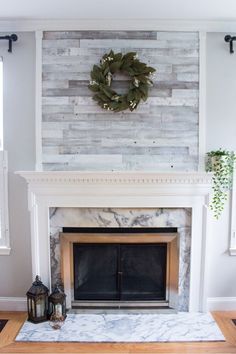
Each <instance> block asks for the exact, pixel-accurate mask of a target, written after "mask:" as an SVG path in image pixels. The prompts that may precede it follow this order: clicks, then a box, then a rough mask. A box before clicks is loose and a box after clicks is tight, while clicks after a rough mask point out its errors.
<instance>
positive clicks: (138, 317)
mask: <svg viewBox="0 0 236 354" xmlns="http://www.w3.org/2000/svg"><path fill="white" fill-rule="evenodd" d="M224 340H225V338H224V336H223V334H222V332H221V331H220V329H219V327H218V326H217V324H216V322H215V321H214V319H213V318H212V316H211V314H208V313H178V314H166V315H163V314H68V315H67V319H66V321H65V324H64V326H63V327H62V328H61V330H58V331H55V330H53V329H52V328H51V327H50V325H49V323H48V322H46V323H41V324H33V323H30V322H25V323H24V325H23V327H22V328H21V330H20V332H19V334H18V336H17V337H16V341H20V342H24V341H29V342H34V341H38V342H118V343H119V342H139V343H140V342H202V341H206V342H209V341H224Z"/></svg>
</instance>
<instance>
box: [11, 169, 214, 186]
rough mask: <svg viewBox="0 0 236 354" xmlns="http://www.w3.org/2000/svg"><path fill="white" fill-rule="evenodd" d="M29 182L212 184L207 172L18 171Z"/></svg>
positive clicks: (210, 176) (209, 174)
mask: <svg viewBox="0 0 236 354" xmlns="http://www.w3.org/2000/svg"><path fill="white" fill-rule="evenodd" d="M16 174H18V175H20V176H21V177H23V178H24V179H25V180H26V181H27V183H28V184H51V183H53V184H55V183H58V184H67V185H68V184H69V185H72V184H93V185H94V184H107V185H110V184H114V185H122V184H132V185H133V184H136V185H137V184H138V185H145V184H151V185H155V184H158V185H160V184H170V185H171V184H172V185H173V184H174V185H176V184H177V185H178V184H181V185H185V184H186V185H189V184H195V185H209V186H210V185H211V182H212V174H211V173H207V172H170V173H162V172H161V173H159V172H138V171H132V172H93V171H89V172H81V171H17V172H16Z"/></svg>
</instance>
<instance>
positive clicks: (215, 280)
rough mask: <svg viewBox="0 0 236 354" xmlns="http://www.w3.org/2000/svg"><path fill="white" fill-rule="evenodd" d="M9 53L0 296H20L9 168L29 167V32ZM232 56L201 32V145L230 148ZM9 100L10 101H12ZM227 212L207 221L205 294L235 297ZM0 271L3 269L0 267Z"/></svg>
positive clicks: (17, 186)
mask: <svg viewBox="0 0 236 354" xmlns="http://www.w3.org/2000/svg"><path fill="white" fill-rule="evenodd" d="M19 36H20V41H19V42H18V43H17V44H16V45H15V49H14V53H13V54H12V55H10V54H8V53H7V49H6V43H0V54H1V55H3V56H4V62H5V65H6V67H5V70H6V73H5V75H7V77H8V80H9V81H8V80H6V79H5V85H6V88H5V102H4V103H5V106H4V109H5V112H4V113H5V135H6V137H5V143H6V148H7V149H8V150H9V164H10V167H9V168H10V185H9V193H10V201H9V202H10V236H11V243H12V254H11V255H10V256H0V270H1V271H0V296H24V294H25V290H26V289H27V288H28V286H29V284H30V283H31V266H30V227H29V215H28V212H27V194H26V185H25V182H24V181H23V180H21V179H20V178H19V177H17V176H14V174H13V172H14V171H15V170H23V169H25V170H31V169H34V163H35V160H34V65H35V43H34V35H33V34H32V33H24V34H23V33H22V34H19ZM235 78H236V54H235V55H229V52H228V47H227V45H226V44H225V43H224V41H223V35H222V34H217V33H212V34H208V35H207V149H208V150H210V149H213V148H214V149H215V148H218V147H219V146H224V147H226V148H230V149H234V150H236V139H235V135H236V134H235V133H236V119H235V117H236V97H235V95H236V79H235ZM13 102H14V104H13ZM228 228H229V213H228V209H227V208H226V210H225V211H224V214H223V216H222V218H221V219H220V220H219V221H215V222H214V223H213V237H212V244H211V246H212V247H211V252H210V254H209V260H210V277H209V296H211V297H217V296H236V282H235V274H236V257H230V256H229V255H228V252H227V250H228V241H229V236H228V235H229V233H228V231H229V229H228ZM2 270H3V271H2Z"/></svg>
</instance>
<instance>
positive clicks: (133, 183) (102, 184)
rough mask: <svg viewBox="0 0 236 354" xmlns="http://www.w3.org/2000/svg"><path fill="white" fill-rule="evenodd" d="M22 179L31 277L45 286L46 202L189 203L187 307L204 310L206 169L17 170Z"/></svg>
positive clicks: (47, 257) (99, 204)
mask: <svg viewBox="0 0 236 354" xmlns="http://www.w3.org/2000/svg"><path fill="white" fill-rule="evenodd" d="M18 174H19V175H21V176H22V177H24V178H25V179H26V181H27V183H28V198H29V210H30V213H31V244H32V266H33V278H34V277H35V275H37V274H38V275H40V276H41V277H42V280H43V282H44V283H45V284H46V285H47V286H49V287H51V267H50V221H49V208H50V207H81V208H83V207H85V208H89V207H98V208H99V207H101V208H102V207H106V208H109V207H110V208H191V209H192V244H191V267H190V302H189V310H190V311H204V310H205V304H206V296H207V269H206V268H207V267H208V265H207V262H206V254H207V253H208V250H207V248H208V241H207V240H208V239H209V223H210V219H209V218H208V217H206V213H207V210H208V203H209V194H210V190H211V178H212V175H211V174H208V173H199V172H194V173H165V174H164V173H156V174H155V173H133V172H132V173H127V172H122V173H116V172H113V173H109V172H96V173H91V172H90V173H84V172H76V171H73V172H69V171H67V172H35V171H24V172H18Z"/></svg>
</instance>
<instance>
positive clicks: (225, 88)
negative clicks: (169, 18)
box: [206, 33, 236, 297]
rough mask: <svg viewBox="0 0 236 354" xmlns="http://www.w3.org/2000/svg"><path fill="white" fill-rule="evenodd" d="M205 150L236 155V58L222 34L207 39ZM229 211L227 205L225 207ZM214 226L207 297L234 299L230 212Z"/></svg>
mask: <svg viewBox="0 0 236 354" xmlns="http://www.w3.org/2000/svg"><path fill="white" fill-rule="evenodd" d="M206 72H207V100H206V102H207V140H206V144H207V150H208V151H209V150H212V149H219V147H223V148H226V149H229V150H234V151H236V54H231V55H230V54H229V47H228V44H226V43H225V42H224V34H223V33H209V34H208V35H207V68H206ZM228 207H229V205H228ZM228 207H227V208H226V209H225V211H224V213H223V215H222V217H221V219H220V220H219V221H214V223H213V235H212V244H211V245H212V247H211V254H209V258H210V261H211V269H210V272H211V277H210V280H209V296H212V297H214V296H236V282H235V274H236V257H235V256H231V257H230V256H229V255H228V247H229V208H228Z"/></svg>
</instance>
